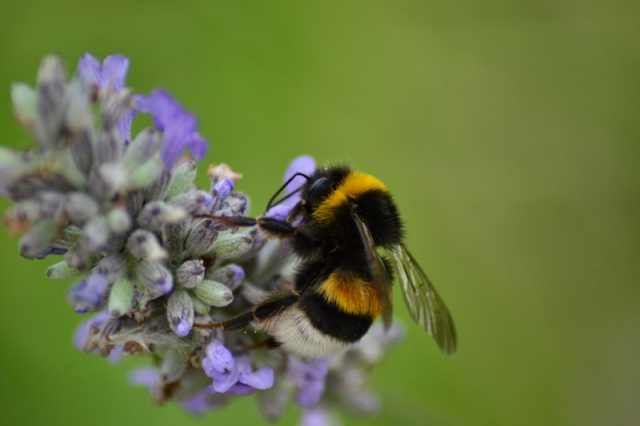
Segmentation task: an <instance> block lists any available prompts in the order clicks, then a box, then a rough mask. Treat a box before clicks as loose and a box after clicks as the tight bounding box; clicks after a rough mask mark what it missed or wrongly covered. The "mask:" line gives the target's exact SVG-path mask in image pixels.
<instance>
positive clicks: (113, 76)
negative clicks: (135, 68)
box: [78, 53, 129, 92]
mask: <svg viewBox="0 0 640 426" xmlns="http://www.w3.org/2000/svg"><path fill="white" fill-rule="evenodd" d="M128 70H129V59H128V58H127V57H126V56H123V55H109V56H107V57H106V58H105V59H104V61H103V62H102V66H100V62H99V61H98V60H97V59H96V58H94V57H93V56H91V55H90V54H89V53H85V54H84V55H83V56H82V58H80V60H79V61H78V75H79V76H80V78H81V79H82V80H84V81H86V82H88V83H90V84H95V85H96V86H97V87H98V89H99V90H112V91H114V92H118V91H120V90H122V89H123V88H124V81H125V79H126V77H127V71H128Z"/></svg>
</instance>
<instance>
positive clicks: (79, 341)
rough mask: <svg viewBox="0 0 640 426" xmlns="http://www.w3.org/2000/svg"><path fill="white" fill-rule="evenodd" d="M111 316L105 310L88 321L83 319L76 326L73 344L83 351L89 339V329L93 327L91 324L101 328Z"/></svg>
mask: <svg viewBox="0 0 640 426" xmlns="http://www.w3.org/2000/svg"><path fill="white" fill-rule="evenodd" d="M109 318H111V315H109V312H107V311H104V312H101V313H99V314H96V315H95V316H94V317H93V318H89V319H88V320H86V321H82V322H81V323H80V324H79V325H78V327H77V328H76V331H75V332H74V334H73V346H74V347H75V348H76V349H77V350H79V351H83V350H84V343H85V342H86V341H87V337H89V330H90V329H91V326H92V325H95V326H96V327H98V328H100V327H102V324H104V322H105V321H106V320H108V319H109Z"/></svg>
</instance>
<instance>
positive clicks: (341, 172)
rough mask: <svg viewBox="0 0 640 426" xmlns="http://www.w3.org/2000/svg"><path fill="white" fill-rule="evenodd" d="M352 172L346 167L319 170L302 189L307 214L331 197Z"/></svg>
mask: <svg viewBox="0 0 640 426" xmlns="http://www.w3.org/2000/svg"><path fill="white" fill-rule="evenodd" d="M350 172H351V170H350V169H349V168H348V167H346V166H332V167H325V168H321V169H317V170H316V171H315V172H314V173H313V174H312V175H311V176H310V177H309V180H308V181H307V183H305V185H304V187H303V188H302V202H303V204H304V208H305V209H306V210H307V213H311V212H312V211H313V210H314V209H315V208H316V207H317V206H318V205H319V204H320V202H322V200H324V199H325V198H326V197H328V196H329V195H331V193H332V192H333V191H334V190H335V189H336V188H337V187H338V185H340V183H341V182H342V181H343V180H344V178H345V177H346V176H347V175H348V174H349V173H350Z"/></svg>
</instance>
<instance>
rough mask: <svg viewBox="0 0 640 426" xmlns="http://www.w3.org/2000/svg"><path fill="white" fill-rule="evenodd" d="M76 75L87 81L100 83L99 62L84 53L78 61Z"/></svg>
mask: <svg viewBox="0 0 640 426" xmlns="http://www.w3.org/2000/svg"><path fill="white" fill-rule="evenodd" d="M78 75H79V76H80V78H81V79H82V80H84V81H86V82H87V83H92V84H96V85H100V62H98V60H97V59H96V58H94V57H93V56H91V55H90V54H88V53H85V54H84V55H82V57H81V58H80V60H79V61H78Z"/></svg>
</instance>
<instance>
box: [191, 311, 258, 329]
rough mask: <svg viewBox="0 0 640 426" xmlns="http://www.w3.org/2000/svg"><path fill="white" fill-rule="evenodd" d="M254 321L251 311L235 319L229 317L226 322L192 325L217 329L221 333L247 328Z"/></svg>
mask: <svg viewBox="0 0 640 426" xmlns="http://www.w3.org/2000/svg"><path fill="white" fill-rule="evenodd" d="M253 320H255V318H254V316H253V311H248V312H245V313H243V314H240V315H236V316H235V317H231V318H229V319H227V320H224V321H220V322H214V323H208V324H206V323H200V324H198V323H196V324H193V326H194V327H197V328H219V329H221V330H222V331H237V330H242V329H243V328H245V327H247V326H249V324H251V322H252V321H253Z"/></svg>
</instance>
